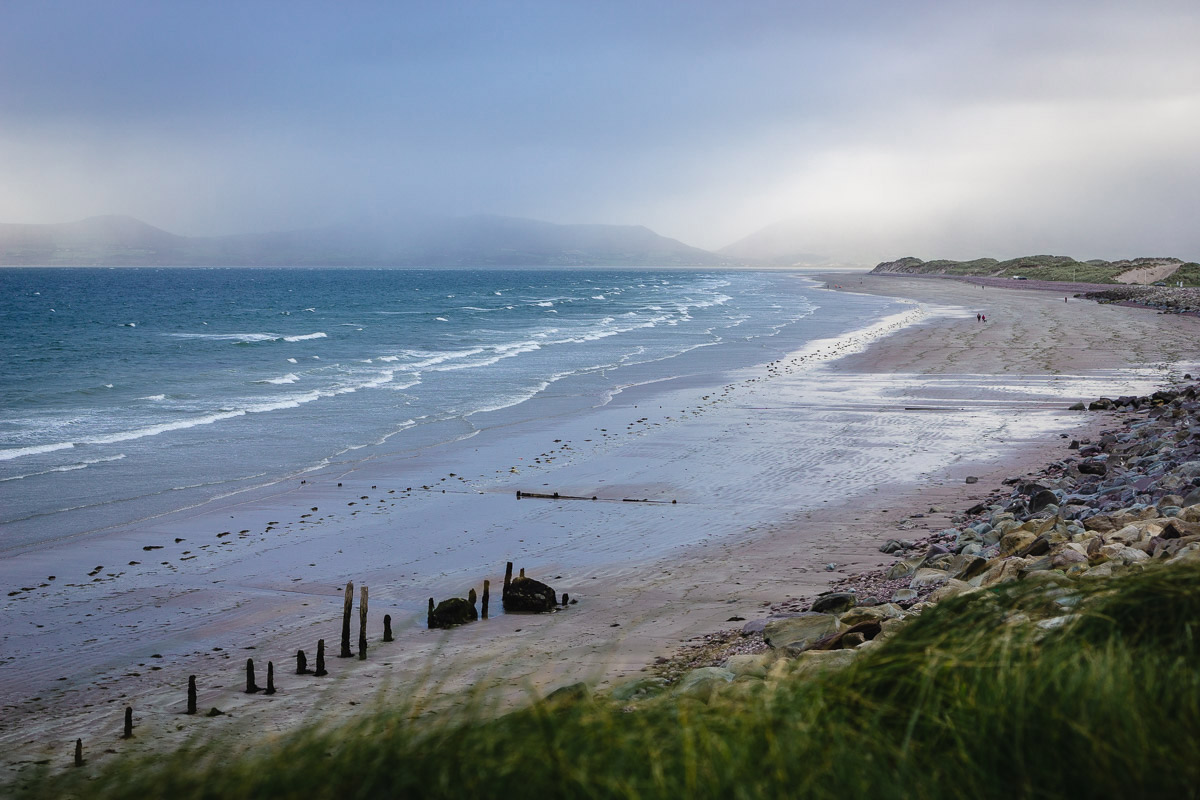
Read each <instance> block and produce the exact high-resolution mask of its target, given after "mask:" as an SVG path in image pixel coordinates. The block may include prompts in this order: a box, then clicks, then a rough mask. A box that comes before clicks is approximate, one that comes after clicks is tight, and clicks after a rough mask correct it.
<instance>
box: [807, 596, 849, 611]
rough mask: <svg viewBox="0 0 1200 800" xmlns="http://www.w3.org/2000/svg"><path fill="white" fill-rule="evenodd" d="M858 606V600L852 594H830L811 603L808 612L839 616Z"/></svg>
mask: <svg viewBox="0 0 1200 800" xmlns="http://www.w3.org/2000/svg"><path fill="white" fill-rule="evenodd" d="M856 605H858V598H857V597H855V596H854V593H853V592H830V593H829V594H823V595H821V596H820V597H818V598H817V599H816V600H814V601H813V604H812V608H810V609H809V611H817V612H820V613H824V614H839V613H841V612H843V611H846V610H848V609H851V608H854V606H856Z"/></svg>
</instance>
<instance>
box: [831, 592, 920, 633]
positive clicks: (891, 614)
mask: <svg viewBox="0 0 1200 800" xmlns="http://www.w3.org/2000/svg"><path fill="white" fill-rule="evenodd" d="M901 591H903V590H901ZM908 591H910V592H911V591H912V590H911V589H909V590H908ZM912 598H913V599H914V600H915V599H917V593H916V592H913V594H912ZM903 616H904V609H903V608H901V607H900V606H898V605H896V604H895V603H883V604H881V605H877V606H860V607H858V608H852V609H850V610H849V611H847V612H846V613H845V614H842V615H841V617H839V618H838V619H839V620H840V621H841V623H842V624H843V625H850V626H852V627H853V626H855V625H857V624H858V623H860V622H869V621H875V622H880V621H882V620H885V619H898V618H899V617H903Z"/></svg>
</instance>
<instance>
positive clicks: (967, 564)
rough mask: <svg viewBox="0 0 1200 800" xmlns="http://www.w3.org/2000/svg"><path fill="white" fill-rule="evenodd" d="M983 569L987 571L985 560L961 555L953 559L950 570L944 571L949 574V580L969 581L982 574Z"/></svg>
mask: <svg viewBox="0 0 1200 800" xmlns="http://www.w3.org/2000/svg"><path fill="white" fill-rule="evenodd" d="M985 569H987V559H984V558H980V557H979V556H976V555H971V554H969V553H963V554H962V555H960V556H958V557H957V558H955V559H954V561H953V562H952V563H951V564H950V568H949V569H948V570H946V571H947V572H948V573H950V577H951V578H957V579H958V580H962V581H969V580H971V578H974V577H975V576H976V575H980V574H982V573H983V571H984V570H985Z"/></svg>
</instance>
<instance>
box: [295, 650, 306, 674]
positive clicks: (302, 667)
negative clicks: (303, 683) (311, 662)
mask: <svg viewBox="0 0 1200 800" xmlns="http://www.w3.org/2000/svg"><path fill="white" fill-rule="evenodd" d="M296 674H297V675H307V674H308V656H306V655H304V651H303V650H297V651H296Z"/></svg>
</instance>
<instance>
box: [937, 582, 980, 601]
mask: <svg viewBox="0 0 1200 800" xmlns="http://www.w3.org/2000/svg"><path fill="white" fill-rule="evenodd" d="M978 591H979V589H977V588H976V587H974V586H972V585H971V584H969V583H967V582H966V581H960V580H956V579H954V578H951V579H950V580H948V581H946V582H945V583H944V584H942V585H941V586H939V587H938V588H936V589H934V590H933V592H932V593H931V594H930V595H929V602H931V603H940V602H942V601H943V600H946V599H948V598H951V597H954V596H956V595H960V594H970V593H971V592H978Z"/></svg>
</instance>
